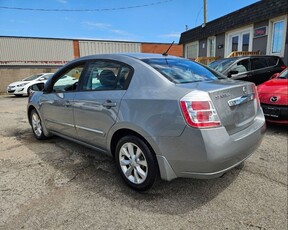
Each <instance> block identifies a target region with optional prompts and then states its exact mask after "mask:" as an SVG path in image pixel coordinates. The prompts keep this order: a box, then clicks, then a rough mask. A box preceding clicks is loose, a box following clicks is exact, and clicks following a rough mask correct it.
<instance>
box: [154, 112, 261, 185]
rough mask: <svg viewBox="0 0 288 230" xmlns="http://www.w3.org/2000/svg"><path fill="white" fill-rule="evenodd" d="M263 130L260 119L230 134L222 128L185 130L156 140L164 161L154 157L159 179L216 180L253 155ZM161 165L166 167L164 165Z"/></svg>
mask: <svg viewBox="0 0 288 230" xmlns="http://www.w3.org/2000/svg"><path fill="white" fill-rule="evenodd" d="M265 130H266V124H265V120H264V117H262V118H258V119H257V120H255V122H254V123H253V125H251V126H249V127H248V128H246V129H245V130H242V131H241V132H238V133H236V134H233V135H229V134H228V133H227V131H226V130H225V128H224V127H220V128H215V129H206V130H196V129H192V128H188V127H187V128H186V129H185V130H184V132H183V133H182V135H181V136H179V137H174V138H165V137H163V138H159V141H160V151H161V152H162V153H163V155H162V157H161V158H165V160H163V159H160V157H158V158H157V159H158V164H159V167H160V173H161V177H162V179H165V180H171V179H174V178H175V177H188V178H201V179H206V178H215V177H219V176H221V175H222V174H223V173H225V172H226V171H229V170H230V169H232V168H234V167H235V166H237V165H238V164H240V163H241V162H243V161H244V160H245V159H247V158H248V157H249V156H250V155H251V154H252V153H253V151H254V150H255V149H256V148H257V147H258V146H259V145H260V143H261V141H262V139H263V136H264V133H265ZM159 161H161V162H160V163H159ZM164 163H166V165H164V166H163V164H164ZM167 164H168V165H167ZM161 167H162V168H161ZM163 168H164V170H163ZM167 170H170V171H169V172H168V171H167ZM171 170H172V172H171ZM173 174H174V176H173Z"/></svg>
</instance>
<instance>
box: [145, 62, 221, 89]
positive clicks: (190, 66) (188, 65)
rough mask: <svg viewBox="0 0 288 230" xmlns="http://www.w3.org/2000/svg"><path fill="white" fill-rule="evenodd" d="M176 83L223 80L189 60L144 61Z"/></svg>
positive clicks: (218, 75) (216, 74)
mask: <svg viewBox="0 0 288 230" xmlns="http://www.w3.org/2000/svg"><path fill="white" fill-rule="evenodd" d="M142 61H144V62H145V63H147V64H149V65H150V66H152V67H153V68H154V69H156V70H158V71H159V72H160V73H161V74H162V75H164V76H165V77H166V78H167V79H168V80H170V81H172V82H174V83H180V84H183V83H192V82H199V81H211V80H217V79H223V78H225V77H223V76H222V75H220V74H218V73H216V72H214V71H212V70H210V69H208V68H207V67H204V66H202V65H200V64H198V63H195V62H193V61H190V60H187V59H180V58H179V59H176V58H165V59H164V58H153V59H144V60H142Z"/></svg>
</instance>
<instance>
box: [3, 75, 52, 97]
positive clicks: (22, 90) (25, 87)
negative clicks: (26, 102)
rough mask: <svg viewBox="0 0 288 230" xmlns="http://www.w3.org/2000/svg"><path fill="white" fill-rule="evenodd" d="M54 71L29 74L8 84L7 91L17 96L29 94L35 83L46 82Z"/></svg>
mask: <svg viewBox="0 0 288 230" xmlns="http://www.w3.org/2000/svg"><path fill="white" fill-rule="evenodd" d="M52 75H53V73H39V74H34V75H32V76H29V77H27V78H25V79H23V80H21V81H17V82H13V83H11V84H9V85H8V87H7V93H9V94H14V95H15V96H23V95H29V93H30V92H29V91H30V89H31V88H32V86H33V85H37V84H39V83H45V82H46V81H47V80H48V79H49V78H50V77H51V76H52Z"/></svg>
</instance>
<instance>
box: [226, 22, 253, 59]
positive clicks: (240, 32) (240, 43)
mask: <svg viewBox="0 0 288 230" xmlns="http://www.w3.org/2000/svg"><path fill="white" fill-rule="evenodd" d="M245 34H249V45H248V51H252V49H253V25H249V26H247V27H242V28H239V29H236V30H231V31H228V32H226V33H225V52H224V53H225V56H226V57H227V56H228V55H229V54H230V53H231V52H233V51H232V38H233V37H236V36H239V39H238V48H237V51H240V52H241V51H242V47H243V35H245ZM239 48H240V49H241V50H239Z"/></svg>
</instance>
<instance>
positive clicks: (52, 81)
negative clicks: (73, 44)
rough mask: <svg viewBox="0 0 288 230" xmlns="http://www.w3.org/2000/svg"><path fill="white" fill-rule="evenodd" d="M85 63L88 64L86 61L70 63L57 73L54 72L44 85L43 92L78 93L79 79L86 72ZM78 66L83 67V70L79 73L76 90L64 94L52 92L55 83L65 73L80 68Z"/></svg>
mask: <svg viewBox="0 0 288 230" xmlns="http://www.w3.org/2000/svg"><path fill="white" fill-rule="evenodd" d="M87 62H88V61H87V60H83V61H79V62H75V63H71V64H68V65H67V66H65V67H63V69H60V70H59V72H56V73H55V74H54V76H53V77H52V78H51V79H49V80H48V81H47V82H46V83H45V86H44V90H43V92H44V93H47V94H48V93H73V92H76V91H78V89H79V85H81V78H82V76H83V75H84V74H85V72H86V67H87ZM80 65H83V70H82V71H81V74H80V76H79V79H78V85H77V88H76V89H75V90H71V91H66V92H54V91H53V87H54V85H55V83H56V82H57V81H58V80H59V79H60V78H61V77H62V76H63V75H64V74H65V73H67V72H69V71H71V70H72V69H74V68H76V67H77V66H80Z"/></svg>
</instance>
